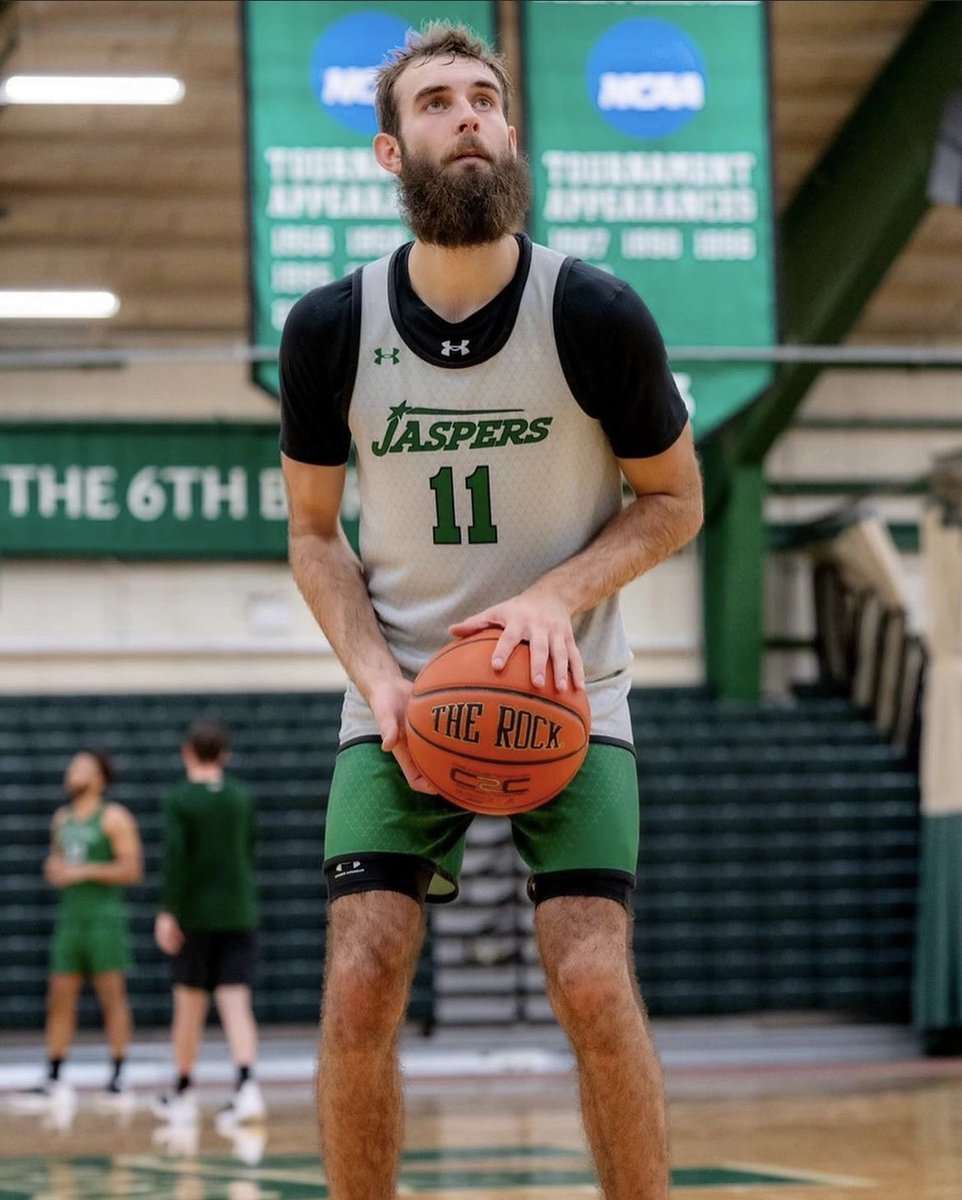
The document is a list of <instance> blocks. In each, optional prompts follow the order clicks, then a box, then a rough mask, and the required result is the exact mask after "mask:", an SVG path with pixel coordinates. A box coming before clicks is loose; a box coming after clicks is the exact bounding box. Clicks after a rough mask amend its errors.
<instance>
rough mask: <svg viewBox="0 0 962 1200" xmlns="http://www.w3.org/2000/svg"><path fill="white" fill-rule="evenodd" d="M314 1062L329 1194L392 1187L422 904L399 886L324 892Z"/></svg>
mask: <svg viewBox="0 0 962 1200" xmlns="http://www.w3.org/2000/svg"><path fill="white" fill-rule="evenodd" d="M329 913H330V915H329V920H328V931H327V938H328V941H327V944H328V954H327V964H326V968H325V974H324V1003H323V1010H322V1014H321V1050H320V1061H319V1064H318V1080H317V1095H318V1116H319V1121H320V1131H321V1146H322V1150H323V1154H324V1168H325V1171H326V1174H327V1180H328V1187H329V1189H330V1195H331V1198H332V1200H391V1198H392V1197H394V1196H395V1194H396V1186H397V1171H398V1160H399V1158H400V1153H401V1135H402V1126H403V1103H402V1095H401V1075H400V1068H399V1066H398V1040H399V1037H400V1031H401V1026H402V1023H403V1021H404V1014H405V1011H406V1009H407V1001H408V995H409V993H410V990H411V980H412V979H413V977H414V970H415V966H416V965H417V956H418V952H419V950H420V947H421V943H422V941H423V938H424V915H423V912H422V908H421V905H419V904H418V903H417V902H416V901H415V900H412V899H411V898H410V897H409V896H404V895H401V894H400V893H398V892H379V891H372V892H361V893H358V894H354V895H348V896H341V897H339V898H337V899H335V900H334V901H332V903H331V905H330V909H329Z"/></svg>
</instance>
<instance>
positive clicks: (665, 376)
mask: <svg viewBox="0 0 962 1200" xmlns="http://www.w3.org/2000/svg"><path fill="white" fill-rule="evenodd" d="M554 325H555V338H556V341H557V344H558V354H559V357H560V358H561V366H562V369H563V371H564V374H565V379H566V380H567V381H568V386H569V387H570V388H571V391H572V392H573V394H574V396H575V399H576V400H577V401H578V403H579V405H580V406H581V408H582V409H583V410H584V411H585V412H586V413H587V414H588V416H589V417H594V418H595V419H596V420H598V421H600V422H601V425H602V428H603V429H604V431H605V433H606V434H607V435H608V440H609V441H610V442H611V448H612V450H613V451H614V452H615V454H616V455H617V456H618V457H619V458H651V457H652V456H653V455H655V454H661V453H662V451H664V450H667V449H668V448H669V447H670V446H671V445H672V443H673V442H674V441H675V440H676V439H677V437H678V435H679V434H680V433H681V431H682V430H683V429H684V428H685V425H686V424H687V422H688V411H687V409H686V408H685V404H684V401H683V400H682V398H681V396H680V395H679V394H678V388H677V386H676V385H675V381H674V379H673V378H672V374H671V371H670V369H669V367H668V356H667V354H666V352H665V343H664V341H663V340H662V336H661V333H660V331H659V329H658V326H657V325H656V324H655V319H654V317H653V316H652V315H651V313H650V312H649V311H648V309H647V308H646V307H645V305H644V303H643V302H642V300H641V298H640V296H639V295H638V293H637V292H636V291H634V289H633V288H632V287H631V286H630V285H629V284H627V283H625V282H624V280H622V279H617V278H615V276H613V275H608V274H607V273H606V272H604V271H599V270H598V268H597V267H590V266H588V265H587V263H583V262H581V261H580V260H578V259H570V260H569V261H568V262H566V263H565V264H564V265H563V267H562V269H561V275H560V276H559V279H558V287H557V290H556V292H555V310H554Z"/></svg>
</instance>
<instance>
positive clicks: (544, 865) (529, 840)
mask: <svg viewBox="0 0 962 1200" xmlns="http://www.w3.org/2000/svg"><path fill="white" fill-rule="evenodd" d="M498 819H499V820H506V821H507V820H510V822H511V832H512V837H513V840H514V844H515V846H516V847H517V849H518V852H519V853H520V855H521V858H522V859H523V860H524V862H525V864H526V866H527V867H528V869H529V870H530V871H531V878H530V880H529V883H528V894H529V896H530V898H531V899H532V900H533V901H534V902H535V903H539V902H540V901H542V900H547V899H550V898H551V897H553V896H562V895H565V896H571V895H575V896H606V897H609V898H610V899H613V900H617V901H618V902H619V903H622V904H627V902H628V897H629V895H630V893H631V890H632V889H633V887H634V884H635V868H636V865H637V861H638V779H637V775H636V772H635V756H634V753H633V752H632V750H631V749H630V747H628V746H625V745H623V744H621V743H618V744H610V743H602V742H592V743H591V744H590V745H589V747H588V754H587V756H586V758H585V761H584V763H583V764H582V766H581V770H580V771H579V772H578V774H577V775H576V776H575V777H574V779H573V780H572V781H571V783H569V784H568V786H567V787H566V788H565V789H564V791H563V792H561V793H560V794H559V795H557V796H556V797H555V798H554V799H553V800H549V801H548V803H547V804H544V805H542V806H541V807H540V808H536V809H533V810H532V811H531V812H526V813H518V814H516V815H515V816H513V817H501V818H498ZM473 820H474V814H473V813H470V812H467V811H465V810H464V809H461V808H458V807H456V806H455V805H454V804H451V803H450V802H449V801H447V800H445V799H444V798H443V797H441V796H431V795H425V794H423V793H421V792H414V791H412V790H411V789H410V788H409V787H408V785H407V783H406V782H405V779H404V776H403V774H402V773H401V768H400V767H399V766H398V764H397V761H396V759H395V758H394V755H393V754H387V753H385V752H384V751H383V750H382V749H381V745H380V741H379V739H377V738H372V739H367V738H365V739H364V740H359V741H357V742H352V743H350V744H349V745H347V746H345V747H344V748H343V749H342V750H341V751H340V753H339V754H338V756H337V763H336V765H335V768H334V778H333V780H332V783H331V795H330V801H329V803H328V809H327V827H326V832H325V840H324V871H325V874H326V876H327V882H328V891H329V894H330V897H331V899H332V900H334V899H336V898H337V897H338V896H342V895H346V894H348V893H351V892H362V891H399V892H403V893H405V894H407V895H411V896H413V897H414V898H415V899H417V900H427V901H428V902H431V903H444V902H446V901H449V900H454V899H455V898H456V896H457V894H458V887H459V885H458V879H459V876H460V874H461V864H462V861H463V858H464V843H465V838H466V836H467V832H468V826H469V825H470V824H471V822H472V821H473Z"/></svg>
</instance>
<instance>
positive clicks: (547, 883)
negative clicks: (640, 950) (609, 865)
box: [527, 867, 635, 908]
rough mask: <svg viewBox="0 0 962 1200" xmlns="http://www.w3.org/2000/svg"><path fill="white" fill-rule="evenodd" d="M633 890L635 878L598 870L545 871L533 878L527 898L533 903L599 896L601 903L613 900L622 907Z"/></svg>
mask: <svg viewBox="0 0 962 1200" xmlns="http://www.w3.org/2000/svg"><path fill="white" fill-rule="evenodd" d="M634 890H635V877H634V875H628V874H626V873H625V872H624V871H609V870H606V869H604V868H601V867H598V868H588V869H585V870H578V871H545V872H544V873H543V874H540V875H532V876H531V878H530V879H529V880H528V888H527V891H528V899H529V900H531V901H532V902H533V903H534V904H541V903H543V902H544V901H545V900H553V899H555V898H556V897H558V896H600V897H601V898H602V899H604V900H614V901H615V903H616V904H621V905H623V906H624V907H625V908H629V907H630V906H631V893H632V892H633V891H634Z"/></svg>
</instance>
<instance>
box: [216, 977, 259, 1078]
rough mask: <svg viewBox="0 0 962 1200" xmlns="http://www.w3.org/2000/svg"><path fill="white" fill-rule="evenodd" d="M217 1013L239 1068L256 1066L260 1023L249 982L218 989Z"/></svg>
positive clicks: (228, 984) (227, 984)
mask: <svg viewBox="0 0 962 1200" xmlns="http://www.w3.org/2000/svg"><path fill="white" fill-rule="evenodd" d="M214 1001H215V1003H216V1004H217V1014H218V1016H219V1017H220V1023H221V1025H222V1026H223V1028H224V1036H225V1037H226V1038H227V1045H228V1046H229V1047H230V1056H231V1059H232V1060H233V1062H234V1065H235V1066H236V1067H252V1066H253V1065H254V1063H255V1062H256V1060H257V1024H256V1022H255V1021H254V1009H253V1005H252V1004H251V990H250V988H249V987H248V986H247V984H246V983H226V984H222V985H221V986H220V987H219V988H215V989H214Z"/></svg>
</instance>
